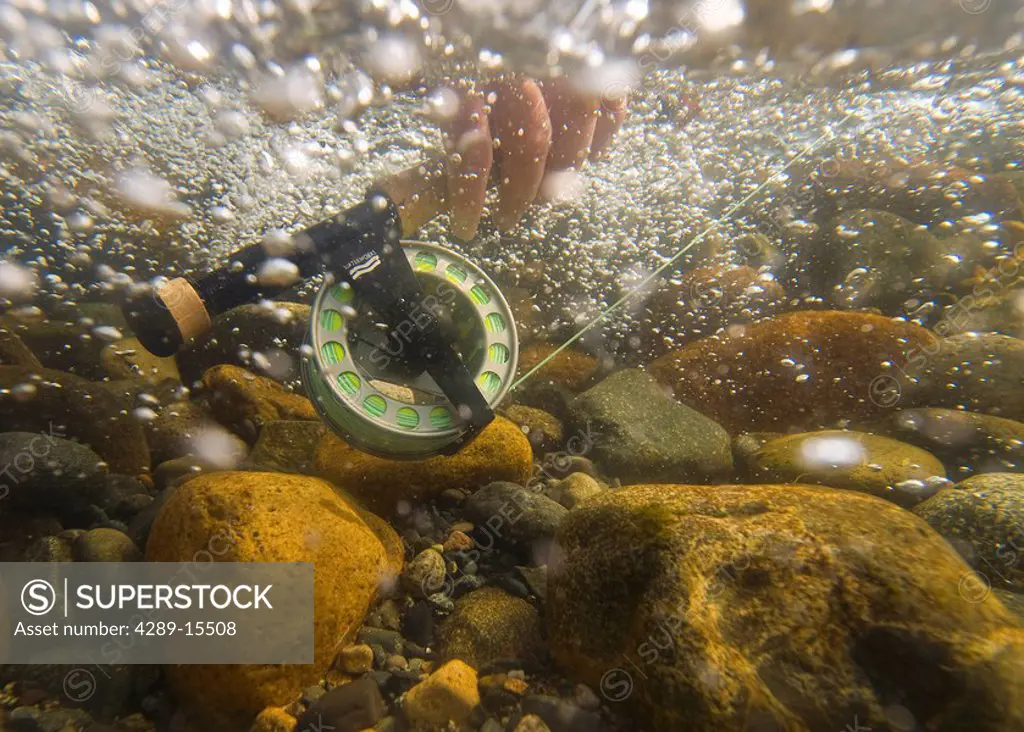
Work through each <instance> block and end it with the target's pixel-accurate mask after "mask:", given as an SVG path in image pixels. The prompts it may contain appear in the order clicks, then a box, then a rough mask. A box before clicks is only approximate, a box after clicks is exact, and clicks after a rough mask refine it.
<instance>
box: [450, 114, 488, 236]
mask: <svg viewBox="0 0 1024 732" xmlns="http://www.w3.org/2000/svg"><path fill="white" fill-rule="evenodd" d="M447 138H448V140H447V146H448V213H449V218H450V227H451V231H452V234H454V235H455V236H456V237H457V238H459V239H462V240H469V239H472V238H473V237H475V236H476V232H477V228H478V227H479V225H480V216H481V215H482V214H483V210H484V197H485V196H486V194H487V181H488V179H489V178H490V176H491V164H492V162H493V160H494V146H493V145H492V143H491V131H490V127H489V125H488V115H487V111H486V109H485V106H484V100H483V98H482V97H481V96H480V95H478V94H472V95H467V96H465V97H464V98H463V99H462V101H461V104H460V106H459V112H458V114H457V115H456V118H455V119H454V120H453V121H452V122H451V124H450V125H449V127H448V134H447Z"/></svg>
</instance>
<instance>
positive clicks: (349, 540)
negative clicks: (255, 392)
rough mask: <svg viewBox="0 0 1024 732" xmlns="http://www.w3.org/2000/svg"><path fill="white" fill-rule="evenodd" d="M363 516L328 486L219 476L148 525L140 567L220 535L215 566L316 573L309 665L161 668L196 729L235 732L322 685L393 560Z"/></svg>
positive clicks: (299, 479)
mask: <svg viewBox="0 0 1024 732" xmlns="http://www.w3.org/2000/svg"><path fill="white" fill-rule="evenodd" d="M363 513H364V512H363V511H362V509H361V508H359V507H357V506H354V505H352V504H350V503H349V502H348V501H347V500H346V499H345V497H344V496H342V495H341V494H340V493H338V492H337V491H336V490H335V489H334V488H333V487H332V486H331V485H329V484H328V483H325V482H324V481H322V480H319V479H317V478H311V477H307V476H299V475H286V474H270V473H257V472H234V471H224V472H218V473H210V474H207V475H201V476H199V477H198V478H194V479H192V480H190V481H188V482H187V483H184V484H182V485H180V486H178V487H177V488H175V489H174V492H173V494H172V495H171V496H170V498H168V500H167V502H166V503H165V504H164V506H163V508H162V509H161V511H160V514H159V515H158V516H157V518H156V521H155V522H154V523H153V527H152V529H151V531H150V534H149V540H148V543H147V548H146V560H147V561H150V562H170V561H190V560H192V558H193V557H195V556H197V553H199V552H203V551H209V547H210V544H211V540H210V537H211V536H213V537H217V536H218V535H220V536H228V537H230V538H231V541H230V542H225V543H226V544H227V547H226V548H225V549H224V550H222V552H221V554H222V555H221V556H218V557H217V558H218V559H219V560H220V561H232V562H246V561H261V562H311V563H313V564H314V565H315V566H316V576H315V581H314V601H315V610H314V616H313V638H314V648H315V658H314V663H311V664H308V665H291V666H258V667H252V666H228V665H224V666H169V667H165V669H164V671H165V674H166V675H167V679H168V683H169V687H170V688H171V689H172V691H173V692H174V694H175V696H176V698H177V699H178V701H179V702H180V703H181V704H182V705H183V706H184V707H186V708H187V709H188V710H189V711H190V712H191V713H192V715H194V717H195V718H196V719H197V722H199V723H201V724H204V725H208V726H211V727H219V728H221V729H237V728H242V727H244V726H247V725H249V724H251V722H252V720H253V718H254V717H255V716H256V715H257V714H259V712H260V711H261V710H262V709H264V708H265V707H268V706H282V705H285V704H287V703H289V702H290V701H291V700H292V698H293V696H294V695H295V694H298V693H299V691H300V690H301V689H304V688H306V687H308V686H310V685H312V684H315V683H317V682H319V681H320V679H322V678H323V675H324V673H325V672H326V671H327V670H328V668H329V667H330V665H331V662H332V661H333V660H334V656H335V653H336V650H335V649H336V648H337V647H338V646H339V645H341V646H343V645H345V644H346V643H348V642H351V640H352V636H353V635H354V634H355V630H356V628H358V627H359V624H360V623H361V622H362V620H363V618H364V617H365V616H366V613H367V611H368V610H369V608H370V605H371V603H372V602H373V600H374V599H375V596H376V595H377V594H378V592H380V589H381V584H382V578H384V577H386V576H387V575H388V574H389V573H390V572H391V571H392V567H393V566H394V562H395V561H397V562H399V563H400V562H401V561H402V559H401V557H400V556H399V557H397V558H394V557H389V556H388V548H387V546H386V545H385V544H384V543H382V542H381V540H380V539H379V538H378V536H377V535H376V533H375V532H374V530H373V529H371V527H370V526H369V525H368V524H367V523H366V522H365V521H364V520H363V518H362V515H363ZM378 530H380V529H379V528H378ZM395 540H396V541H397V537H395ZM254 669H256V671H254ZM342 688H344V687H342ZM325 698H326V697H325ZM322 701H323V700H321V702H322ZM370 724H372V722H370Z"/></svg>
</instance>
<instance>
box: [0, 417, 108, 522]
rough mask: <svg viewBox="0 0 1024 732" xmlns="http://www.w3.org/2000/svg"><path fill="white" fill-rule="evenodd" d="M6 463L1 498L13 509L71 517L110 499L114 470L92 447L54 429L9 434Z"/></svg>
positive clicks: (4, 443) (1, 448) (1, 437)
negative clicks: (109, 492)
mask: <svg viewBox="0 0 1024 732" xmlns="http://www.w3.org/2000/svg"><path fill="white" fill-rule="evenodd" d="M0 465H3V466H4V469H3V472H2V474H0V485H3V486H5V487H6V490H0V496H2V497H3V498H5V499H7V500H9V504H8V505H9V507H10V508H13V509H26V510H32V511H52V512H54V513H56V514H57V515H61V516H69V515H74V514H75V513H77V512H80V511H83V510H85V509H86V507H88V506H89V505H90V504H98V503H105V502H106V495H105V494H106V492H107V476H108V473H109V469H108V467H107V464H106V463H105V462H104V460H103V459H102V458H101V457H100V456H99V455H97V454H96V453H95V452H94V451H93V450H92V448H90V447H89V446H88V445H82V444H80V443H77V442H72V441H71V440H65V439H63V438H61V437H58V436H55V435H53V434H50V433H48V432H3V433H0Z"/></svg>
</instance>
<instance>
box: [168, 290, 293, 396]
mask: <svg viewBox="0 0 1024 732" xmlns="http://www.w3.org/2000/svg"><path fill="white" fill-rule="evenodd" d="M309 316H310V308H309V306H308V305H301V304H299V303H293V302H269V303H257V304H254V305H240V306H238V307H235V308H232V309H230V310H228V311H226V312H224V313H221V314H220V315H218V316H217V317H215V318H214V319H213V323H212V324H211V327H210V329H209V330H208V331H206V332H205V333H203V334H202V335H201V336H199V337H198V338H195V339H193V340H192V341H190V342H189V343H187V344H185V345H184V346H183V347H182V348H181V350H179V352H178V353H177V354H176V359H177V362H178V369H179V370H180V371H181V377H182V381H183V382H184V383H185V384H191V383H193V382H195V381H198V380H199V378H200V377H201V376H202V374H203V373H204V372H205V371H206V370H207V369H209V368H211V367H213V366H216V365H217V364H232V365H234V366H239V367H242V368H246V369H252V368H253V367H254V361H253V354H257V353H258V354H261V355H262V356H264V357H265V358H267V359H269V360H270V363H271V364H272V365H273V366H272V368H271V371H270V372H268V373H267V374H266V375H267V376H272V377H273V378H275V379H276V380H277V381H282V382H283V381H288V380H290V379H293V378H296V377H297V376H298V373H299V371H298V368H299V362H298V361H299V359H298V351H299V347H300V346H302V343H303V341H304V339H305V338H306V333H307V332H308V330H309Z"/></svg>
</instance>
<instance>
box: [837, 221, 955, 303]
mask: <svg viewBox="0 0 1024 732" xmlns="http://www.w3.org/2000/svg"><path fill="white" fill-rule="evenodd" d="M831 238H832V240H831V242H830V243H829V244H828V246H827V247H826V249H825V251H826V252H827V253H828V255H829V260H830V261H829V267H830V268H831V270H832V271H831V275H832V277H833V278H834V279H833V280H832V284H833V285H834V290H835V292H834V294H835V298H836V302H837V303H838V304H839V305H840V306H841V307H843V308H849V309H851V310H856V309H863V308H879V309H880V310H882V311H883V312H885V313H887V314H890V315H900V314H902V313H903V310H904V308H903V303H904V302H906V301H907V300H910V299H911V298H920V299H929V298H931V297H932V296H933V295H934V294H935V292H936V291H937V290H939V289H941V288H942V286H943V285H944V283H945V282H946V280H947V277H948V275H949V272H950V271H951V269H952V266H953V265H952V263H951V260H950V259H949V258H947V255H948V254H949V250H948V248H947V247H946V246H945V245H944V243H943V242H940V241H939V240H938V239H936V238H935V237H934V236H933V235H932V234H931V233H929V231H928V230H927V229H926V228H925V227H923V226H920V225H919V224H915V223H914V222H913V221H908V220H907V219H905V218H903V217H902V216H897V215H896V214H893V213H889V212H887V211H874V210H871V209H860V210H855V211H846V212H844V213H842V214H840V216H839V217H838V218H837V219H836V220H835V221H834V222H833V223H832V232H831Z"/></svg>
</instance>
